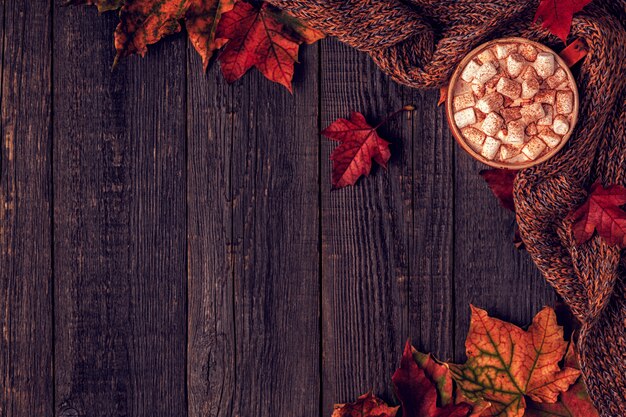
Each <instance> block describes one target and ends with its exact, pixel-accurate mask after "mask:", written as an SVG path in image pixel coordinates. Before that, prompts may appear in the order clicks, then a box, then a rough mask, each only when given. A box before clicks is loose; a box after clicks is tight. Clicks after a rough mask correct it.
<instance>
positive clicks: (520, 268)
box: [448, 134, 555, 361]
mask: <svg viewBox="0 0 626 417" xmlns="http://www.w3.org/2000/svg"><path fill="white" fill-rule="evenodd" d="M448 136H449V134H448ZM455 147H456V148H455V149H456V170H455V266H454V271H455V283H454V300H455V308H456V312H455V329H456V334H455V359H456V360H458V361H460V360H462V359H463V358H464V356H465V347H464V343H465V337H466V335H467V330H468V328H469V320H470V310H469V304H470V303H473V304H474V305H476V306H477V307H481V308H484V309H486V310H488V311H489V314H491V315H493V316H495V317H498V318H501V319H503V320H507V321H512V322H513V323H516V324H519V325H527V324H529V323H530V322H531V320H532V317H533V316H534V315H535V314H536V313H537V312H538V311H539V310H540V309H541V307H543V306H544V305H551V304H553V303H554V300H555V293H554V291H553V290H552V289H551V288H550V286H549V285H548V284H547V283H546V281H545V280H544V279H543V277H542V276H541V274H540V273H539V271H538V270H537V268H536V267H535V265H534V264H533V263H532V261H531V259H530V257H529V256H528V254H527V253H526V252H519V251H518V250H517V249H515V247H514V245H513V221H514V219H515V216H514V214H513V213H510V212H508V211H507V210H505V209H503V208H501V207H500V206H499V205H498V202H497V200H496V199H495V197H493V195H492V194H491V191H489V189H488V187H487V185H486V184H485V182H484V181H483V180H482V178H481V177H480V176H479V175H478V173H479V172H480V170H482V169H485V168H486V167H485V166H484V165H482V164H481V163H479V162H477V161H475V160H473V159H472V158H471V157H470V156H469V155H468V154H466V153H465V152H464V151H463V150H462V149H461V148H460V147H458V146H457V145H455Z"/></svg>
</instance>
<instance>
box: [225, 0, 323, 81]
mask: <svg viewBox="0 0 626 417" xmlns="http://www.w3.org/2000/svg"><path fill="white" fill-rule="evenodd" d="M216 36H217V38H219V39H225V40H227V41H228V42H227V43H226V45H225V46H224V50H223V51H222V53H221V54H220V56H219V60H220V63H221V67H222V73H223V74H224V77H225V78H226V80H227V81H228V82H233V81H235V80H237V79H239V78H241V76H243V75H244V74H245V73H246V72H247V71H248V70H249V69H250V68H252V67H256V68H257V69H259V71H261V73H263V75H264V76H265V77H267V78H268V79H269V80H271V81H274V82H277V83H279V84H282V85H284V86H285V87H287V89H288V90H289V91H290V92H291V91H292V89H291V80H292V78H293V66H294V64H295V63H296V62H298V48H299V47H300V44H301V43H302V42H307V43H311V42H314V41H316V40H317V39H320V38H321V37H323V35H322V34H321V33H320V32H318V31H315V30H313V29H310V28H307V27H306V26H304V25H303V24H302V23H300V22H299V21H297V20H296V19H294V18H293V17H290V16H289V15H286V14H285V13H283V12H280V11H278V10H276V9H274V8H273V7H272V6H270V5H268V4H267V3H263V4H262V5H261V7H255V6H253V5H251V4H249V3H245V2H243V1H238V2H237V3H235V7H234V8H233V10H231V11H229V12H228V13H225V14H224V15H223V16H222V19H221V20H220V23H219V25H218V27H217V35H216Z"/></svg>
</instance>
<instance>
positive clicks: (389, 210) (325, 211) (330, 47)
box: [321, 40, 412, 415]
mask: <svg viewBox="0 0 626 417" xmlns="http://www.w3.org/2000/svg"><path fill="white" fill-rule="evenodd" d="M321 69H322V77H321V79H322V81H321V83H322V85H321V89H322V127H326V126H328V125H329V124H330V123H332V122H333V121H334V120H335V119H336V118H338V117H348V116H349V115H350V112H351V111H360V112H361V113H363V114H364V115H365V116H366V118H367V119H368V120H369V121H370V123H377V122H378V121H380V120H382V119H383V118H384V117H385V116H386V115H387V114H388V113H391V112H393V111H395V110H398V109H399V108H401V107H402V106H403V105H404V104H406V103H405V97H403V91H402V90H401V89H399V88H398V86H397V85H396V84H394V83H393V82H391V81H390V80H389V79H388V78H387V77H386V76H384V75H383V74H382V73H381V72H380V71H379V70H378V69H377V68H376V67H375V65H374V64H373V63H372V62H371V61H370V59H369V58H368V57H367V56H366V55H365V54H362V53H359V52H357V51H355V50H352V49H350V48H349V47H347V46H345V45H343V44H340V43H339V42H337V41H335V40H326V41H324V43H323V44H322V68H321ZM410 117H411V116H410V115H408V114H406V113H404V114H402V115H401V116H398V118H397V119H394V120H393V121H391V122H390V124H388V125H385V126H383V127H382V128H381V129H380V132H381V135H382V136H383V137H384V138H386V139H388V140H390V141H392V142H393V145H392V149H393V150H392V155H393V156H392V159H391V161H390V164H389V169H388V170H387V171H385V170H383V169H380V168H375V169H373V171H372V176H371V177H370V178H367V179H364V180H363V179H362V180H360V181H359V182H358V183H357V185H356V186H355V187H351V188H345V189H341V190H338V191H332V192H331V185H330V172H331V163H330V160H329V156H330V153H331V151H332V149H333V148H334V147H335V146H336V143H335V142H331V141H329V140H327V139H322V156H321V163H322V177H321V178H322V181H321V194H322V272H323V281H322V303H323V304H322V305H323V308H322V315H323V337H324V339H323V356H322V358H323V368H324V370H323V372H324V384H323V396H324V397H323V405H324V407H323V415H330V414H331V410H332V404H333V403H337V402H345V401H352V400H354V399H355V398H356V396H358V395H360V394H362V393H364V392H367V391H368V390H370V389H373V390H374V392H376V393H377V394H379V395H381V396H383V397H384V398H386V399H390V398H391V396H392V390H391V388H390V375H391V374H392V372H393V370H394V369H395V367H396V365H397V363H398V361H399V358H400V355H401V353H402V347H403V344H404V342H405V340H406V338H407V336H408V331H407V316H408V314H407V312H408V310H407V306H406V302H407V300H406V294H407V291H406V289H407V278H408V276H409V275H408V273H409V260H408V257H409V254H408V252H407V251H408V248H409V244H410V243H409V236H410V235H409V228H410V227H411V223H412V216H411V182H412V172H411V171H412V165H411V158H412V155H411V136H412V135H411V129H410V126H411V123H410V120H409V119H410Z"/></svg>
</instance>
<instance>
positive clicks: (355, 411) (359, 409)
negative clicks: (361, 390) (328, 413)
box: [332, 392, 399, 417]
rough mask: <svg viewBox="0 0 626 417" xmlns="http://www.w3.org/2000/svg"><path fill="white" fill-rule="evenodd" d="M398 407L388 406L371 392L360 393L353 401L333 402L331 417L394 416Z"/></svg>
mask: <svg viewBox="0 0 626 417" xmlns="http://www.w3.org/2000/svg"><path fill="white" fill-rule="evenodd" d="M398 408H399V407H389V406H388V405H387V404H385V402H384V401H383V400H381V399H380V398H378V397H376V396H374V395H373V394H372V393H371V392H368V393H367V394H363V395H361V396H360V397H359V398H358V399H357V400H356V401H355V402H353V403H347V404H335V408H334V411H333V415H332V417H395V416H396V413H397V412H398Z"/></svg>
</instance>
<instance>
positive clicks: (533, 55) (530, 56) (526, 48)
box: [517, 43, 537, 61]
mask: <svg viewBox="0 0 626 417" xmlns="http://www.w3.org/2000/svg"><path fill="white" fill-rule="evenodd" d="M517 49H518V51H519V54H520V55H521V56H523V57H524V59H525V60H527V61H534V60H535V59H537V49H536V48H535V47H534V46H532V45H530V44H527V43H522V44H520V46H519V47H518V48H517Z"/></svg>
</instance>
